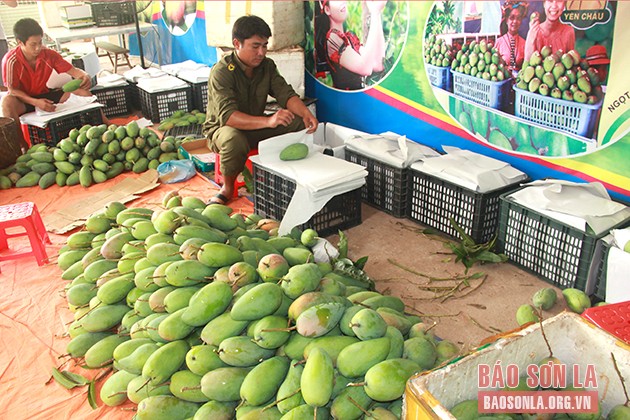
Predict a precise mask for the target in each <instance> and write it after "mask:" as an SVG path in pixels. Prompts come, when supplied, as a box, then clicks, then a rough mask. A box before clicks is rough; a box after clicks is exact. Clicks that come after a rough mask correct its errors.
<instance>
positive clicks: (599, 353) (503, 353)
mask: <svg viewBox="0 0 630 420" xmlns="http://www.w3.org/2000/svg"><path fill="white" fill-rule="evenodd" d="M543 328H544V334H545V336H546V337H547V339H548V340H549V345H550V346H551V350H552V351H553V355H554V356H555V357H557V358H559V359H560V361H561V362H562V363H564V364H565V365H567V369H566V370H567V382H568V384H571V383H572V379H571V378H572V373H573V368H572V367H574V366H579V372H581V374H582V375H583V374H584V372H586V370H587V365H589V364H593V363H595V373H596V375H597V378H598V385H599V386H598V388H597V389H595V390H596V391H598V393H599V403H600V405H601V407H602V414H603V415H604V416H606V415H607V414H608V412H609V411H610V409H611V408H612V407H613V406H615V405H617V404H623V403H624V402H625V401H626V397H625V396H624V391H623V388H622V385H621V382H620V380H619V377H618V376H617V373H616V372H615V368H614V365H613V362H612V358H611V353H614V355H615V359H616V361H617V365H618V367H619V370H620V372H621V375H622V376H623V377H624V378H629V377H630V352H629V351H628V350H629V347H628V345H626V344H624V343H623V342H621V341H620V340H618V339H617V338H616V337H614V336H613V335H611V334H608V333H607V332H605V331H603V330H601V329H599V328H598V327H596V326H595V325H593V324H591V323H589V322H587V321H585V320H584V319H583V318H582V317H580V316H579V315H577V314H574V313H570V312H562V313H560V314H559V315H556V316H554V317H552V318H549V319H546V320H545V321H544V322H543ZM547 356H549V348H548V347H547V344H546V343H545V339H544V338H543V335H542V333H541V328H540V324H539V323H536V324H534V325H531V326H529V327H527V328H525V329H522V330H520V331H518V332H516V333H513V334H508V335H507V336H505V337H504V338H501V339H499V340H498V341H496V342H495V343H494V344H492V345H490V346H488V347H484V348H482V349H481V350H477V351H475V352H473V353H472V354H470V355H468V356H466V357H464V358H462V359H460V360H458V361H456V362H455V363H452V364H449V365H446V366H443V367H441V368H438V369H436V370H433V371H429V372H426V373H421V374H419V375H416V376H415V377H412V378H411V379H410V380H409V382H407V389H406V391H405V397H404V400H405V401H404V403H403V417H404V418H406V419H409V420H421V419H426V418H436V417H439V418H441V419H453V420H454V419H455V417H454V416H453V415H452V414H451V413H450V412H449V409H450V408H452V407H454V406H455V405H456V404H457V403H459V402H461V401H464V400H468V399H476V398H477V392H478V391H479V390H480V389H479V386H478V378H479V375H478V367H479V365H480V364H486V365H488V366H494V365H495V363H496V362H497V361H498V360H500V361H501V366H502V367H503V369H505V368H506V366H507V365H508V364H515V365H518V367H519V372H522V374H523V375H525V372H526V368H527V366H528V365H529V364H536V363H538V361H540V360H541V359H543V358H545V357H547ZM581 379H582V380H583V379H584V378H581ZM405 414H406V416H405Z"/></svg>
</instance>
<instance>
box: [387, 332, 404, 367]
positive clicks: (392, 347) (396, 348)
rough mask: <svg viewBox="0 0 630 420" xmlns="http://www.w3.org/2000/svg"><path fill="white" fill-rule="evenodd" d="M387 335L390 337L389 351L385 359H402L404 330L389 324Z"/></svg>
mask: <svg viewBox="0 0 630 420" xmlns="http://www.w3.org/2000/svg"><path fill="white" fill-rule="evenodd" d="M385 337H387V338H389V353H388V354H387V357H386V358H385V359H400V358H401V357H403V351H404V345H405V337H404V336H403V334H402V332H401V331H400V330H399V329H398V328H395V327H392V326H389V325H388V326H387V331H386V332H385Z"/></svg>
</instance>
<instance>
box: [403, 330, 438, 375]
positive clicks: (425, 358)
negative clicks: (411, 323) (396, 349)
mask: <svg viewBox="0 0 630 420" xmlns="http://www.w3.org/2000/svg"><path fill="white" fill-rule="evenodd" d="M403 357H404V358H405V359H409V360H413V361H414V362H416V363H417V364H418V365H419V366H420V367H421V368H422V369H424V370H428V369H431V368H433V367H434V366H435V361H436V360H437V352H436V350H435V345H434V344H433V342H432V341H431V340H428V339H427V338H424V337H414V338H409V339H407V340H405V343H404V347H403Z"/></svg>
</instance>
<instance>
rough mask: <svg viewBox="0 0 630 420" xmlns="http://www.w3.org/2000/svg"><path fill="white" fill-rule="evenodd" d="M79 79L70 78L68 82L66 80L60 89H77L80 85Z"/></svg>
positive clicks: (72, 90) (65, 90)
mask: <svg viewBox="0 0 630 420" xmlns="http://www.w3.org/2000/svg"><path fill="white" fill-rule="evenodd" d="M81 82H82V80H81V79H73V80H70V81H69V82H66V83H65V84H64V85H63V86H62V87H61V90H63V91H64V92H74V91H75V90H77V89H79V88H80V87H81Z"/></svg>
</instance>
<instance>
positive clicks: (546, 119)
mask: <svg viewBox="0 0 630 420" xmlns="http://www.w3.org/2000/svg"><path fill="white" fill-rule="evenodd" d="M514 92H516V97H515V101H514V115H516V116H517V117H520V118H522V119H524V120H527V121H533V122H536V123H538V124H541V125H544V126H546V127H550V128H557V129H559V130H562V131H566V132H569V133H572V134H577V135H578V136H583V137H589V138H591V137H593V131H594V130H595V122H596V121H597V114H598V113H599V110H600V108H601V107H602V101H599V102H598V103H596V104H593V105H589V104H581V103H578V102H572V101H567V100H564V99H556V98H552V97H550V96H543V95H541V94H539V93H532V92H529V91H526V90H523V89H519V88H517V87H516V86H514Z"/></svg>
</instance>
